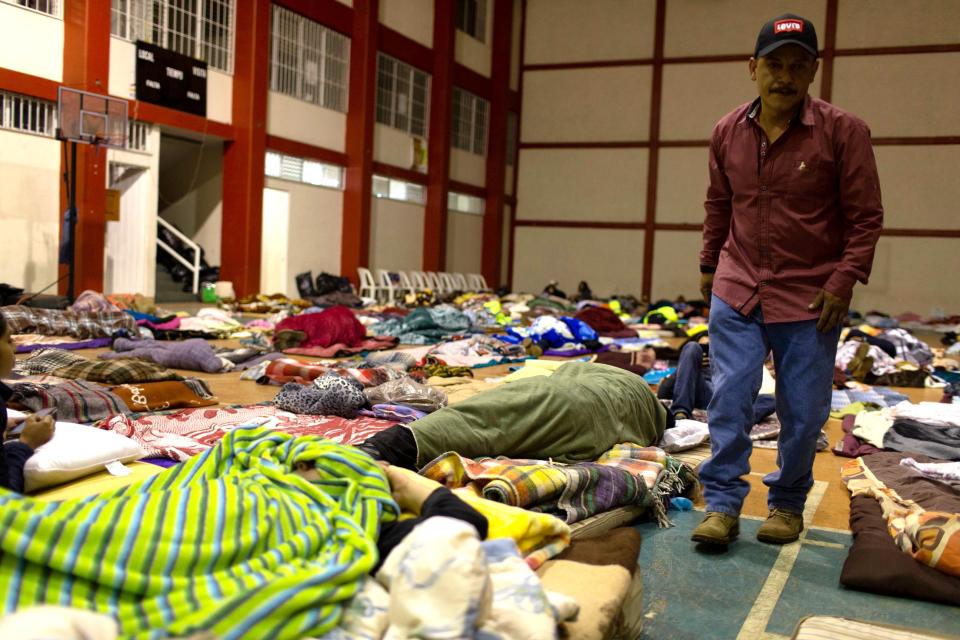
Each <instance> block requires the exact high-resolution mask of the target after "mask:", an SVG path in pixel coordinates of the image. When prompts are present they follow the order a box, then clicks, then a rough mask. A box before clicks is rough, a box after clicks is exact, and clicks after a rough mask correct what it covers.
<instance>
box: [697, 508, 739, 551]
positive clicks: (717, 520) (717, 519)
mask: <svg viewBox="0 0 960 640" xmlns="http://www.w3.org/2000/svg"><path fill="white" fill-rule="evenodd" d="M738 535H740V519H739V518H736V517H734V516H731V515H728V514H726V513H720V512H719V511H707V515H706V517H704V519H703V522H701V523H700V524H698V525H697V528H696V529H694V530H693V534H691V536H690V539H691V540H693V541H694V542H702V543H704V544H713V545H728V544H730V543H731V542H733V540H734V539H735V538H736V537H737V536H738Z"/></svg>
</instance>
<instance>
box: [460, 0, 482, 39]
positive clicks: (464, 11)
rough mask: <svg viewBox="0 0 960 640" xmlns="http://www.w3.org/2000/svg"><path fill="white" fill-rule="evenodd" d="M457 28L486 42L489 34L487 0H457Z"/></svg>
mask: <svg viewBox="0 0 960 640" xmlns="http://www.w3.org/2000/svg"><path fill="white" fill-rule="evenodd" d="M457 29H459V30H460V31H463V32H464V33H465V34H467V35H468V36H472V37H474V38H476V39H477V40H479V41H480V42H484V41H485V39H486V35H487V33H486V32H487V0H457Z"/></svg>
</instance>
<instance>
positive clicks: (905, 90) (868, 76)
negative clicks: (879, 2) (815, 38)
mask: <svg viewBox="0 0 960 640" xmlns="http://www.w3.org/2000/svg"><path fill="white" fill-rule="evenodd" d="M958 101H960V53H923V54H909V55H884V56H841V57H838V58H837V59H836V61H835V63H834V68H833V99H832V100H831V102H833V103H834V104H836V105H837V106H838V107H841V108H843V109H847V110H849V111H852V112H853V113H855V114H856V115H858V116H860V117H861V118H863V120H865V121H866V123H867V125H869V126H870V131H871V132H872V133H873V135H874V136H876V137H884V136H895V137H897V136H956V135H960V119H958V118H957V109H956V105H957V103H958Z"/></svg>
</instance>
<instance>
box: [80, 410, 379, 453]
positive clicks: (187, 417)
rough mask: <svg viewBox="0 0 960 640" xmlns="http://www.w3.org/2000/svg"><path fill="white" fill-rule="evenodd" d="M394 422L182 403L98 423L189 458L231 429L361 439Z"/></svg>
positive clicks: (143, 444) (153, 447)
mask: <svg viewBox="0 0 960 640" xmlns="http://www.w3.org/2000/svg"><path fill="white" fill-rule="evenodd" d="M394 424H395V423H394V422H388V421H386V420H376V419H372V418H357V419H355V420H347V419H346V418H338V417H335V416H307V415H303V416H301V415H296V414H293V413H288V412H286V411H282V410H280V409H278V408H277V407H275V406H273V405H232V406H225V407H210V408H198V409H182V410H180V411H175V412H172V413H166V414H134V415H130V416H123V415H121V416H113V417H112V418H109V419H107V420H103V421H101V422H99V423H97V425H96V426H97V427H99V428H101V429H109V430H111V431H116V432H117V433H120V434H121V435H124V436H127V437H128V438H132V439H133V440H136V441H137V443H138V444H139V445H140V446H141V447H143V448H144V450H146V452H147V456H149V457H163V458H170V459H171V460H187V459H188V458H190V457H191V456H195V455H197V454H199V453H202V452H204V451H206V450H208V449H209V448H210V447H212V446H214V445H215V444H216V443H217V442H218V441H219V440H220V439H221V438H223V437H224V436H225V435H226V434H227V433H229V432H230V431H232V430H234V429H237V428H239V427H243V426H251V425H253V426H261V427H267V428H269V429H273V430H277V431H283V432H285V433H288V434H293V435H314V436H322V437H324V438H328V439H329V440H332V441H334V442H337V443H339V444H359V443H361V442H363V441H364V440H366V439H367V438H369V437H370V436H372V435H373V434H375V433H377V432H378V431H382V430H383V429H386V428H387V427H391V426H393V425H394Z"/></svg>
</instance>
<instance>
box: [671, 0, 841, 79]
mask: <svg viewBox="0 0 960 640" xmlns="http://www.w3.org/2000/svg"><path fill="white" fill-rule="evenodd" d="M855 1H858V0H855ZM840 4H841V5H842V4H843V2H841V3H840ZM826 12H827V9H826V2H824V0H708V1H707V2H704V0H669V2H667V15H666V25H665V33H664V47H663V49H664V55H666V56H667V57H672V56H704V55H709V56H714V55H731V54H743V55H744V58H743V59H744V64H746V60H747V58H749V57H750V56H751V55H753V48H754V45H756V42H757V34H758V33H759V32H760V27H761V26H763V23H764V22H766V21H767V20H769V19H770V18H773V17H775V16H779V15H781V14H784V13H795V14H799V15H801V16H803V17H804V18H806V19H808V20H810V21H811V22H813V26H814V27H815V28H816V30H817V34H818V35H819V36H820V43H821V45H820V46H821V48H822V47H823V35H824V31H825V24H824V22H825V20H826Z"/></svg>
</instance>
